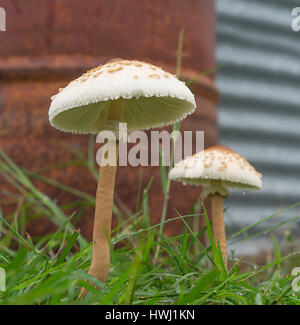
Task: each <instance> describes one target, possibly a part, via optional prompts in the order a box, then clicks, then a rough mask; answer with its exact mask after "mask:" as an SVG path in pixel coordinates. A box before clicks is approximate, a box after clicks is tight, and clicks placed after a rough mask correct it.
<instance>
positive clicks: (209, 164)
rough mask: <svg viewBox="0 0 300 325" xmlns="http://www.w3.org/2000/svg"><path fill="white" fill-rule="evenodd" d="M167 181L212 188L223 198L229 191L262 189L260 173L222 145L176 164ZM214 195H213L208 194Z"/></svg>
mask: <svg viewBox="0 0 300 325" xmlns="http://www.w3.org/2000/svg"><path fill="white" fill-rule="evenodd" d="M169 178H170V179H172V180H176V181H180V182H183V183H186V184H192V185H201V186H204V187H210V188H211V189H212V190H213V188H214V191H215V192H222V188H223V193H220V194H221V195H224V196H226V192H227V189H228V188H238V189H241V190H253V189H257V190H258V189H261V187H262V181H261V174H260V173H258V172H257V171H256V170H255V169H254V167H253V166H251V165H250V164H249V163H248V161H247V160H246V159H245V158H244V157H242V156H240V155H239V154H237V153H236V152H234V151H232V150H230V149H229V148H227V147H225V146H221V145H216V146H214V147H211V148H209V149H206V150H203V151H200V152H198V153H196V154H195V155H193V156H190V157H187V158H186V159H184V160H182V161H180V162H179V163H178V164H176V165H175V167H174V168H172V170H171V171H170V173H169ZM207 194H213V193H207Z"/></svg>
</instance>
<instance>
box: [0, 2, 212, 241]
mask: <svg viewBox="0 0 300 325" xmlns="http://www.w3.org/2000/svg"><path fill="white" fill-rule="evenodd" d="M1 5H2V7H3V8H4V9H5V11H6V16H7V31H6V32H1V33H0V146H1V149H3V150H4V151H5V152H6V153H7V154H8V155H9V156H10V157H11V158H12V159H13V160H14V161H15V162H16V163H17V164H18V165H20V166H22V167H24V168H26V169H29V170H31V171H39V172H42V173H43V175H45V176H47V177H50V178H54V179H56V180H57V181H59V182H62V183H64V184H66V185H68V186H70V187H72V188H75V189H79V190H81V191H84V192H87V193H89V194H91V195H95V191H96V182H95V179H94V178H93V177H92V175H91V174H89V173H88V172H87V171H86V168H85V167H83V166H81V165H80V163H78V164H74V163H73V164H70V163H68V162H71V161H73V162H74V161H79V160H80V159H81V158H80V156H78V154H77V153H78V152H80V151H82V152H84V153H87V149H88V137H87V136H83V135H72V134H64V133H62V132H59V131H57V130H55V129H53V128H52V127H51V126H50V125H49V122H48V108H49V105H50V97H51V96H52V95H53V94H55V93H56V92H57V90H58V88H60V87H63V86H65V85H66V84H67V83H68V82H69V81H70V80H72V79H74V78H76V77H77V76H79V75H80V74H81V73H83V72H84V71H86V70H87V69H89V68H91V67H94V66H96V65H99V64H102V63H103V62H105V61H107V60H109V59H112V58H116V57H118V58H128V59H138V60H144V61H146V62H147V61H148V62H151V63H153V64H156V65H159V66H161V67H162V68H164V69H166V70H167V71H170V72H172V73H175V71H176V56H177V46H178V37H179V33H180V31H181V30H182V29H183V30H184V39H183V51H182V69H181V75H182V76H183V77H184V78H186V79H193V78H195V77H196V76H198V75H199V74H200V73H204V72H207V71H209V70H211V69H213V68H214V67H215V55H214V51H215V12H214V1H212V0H189V1H183V0H164V1H161V0H151V1H148V0H130V1H122V0H110V1H98V0H89V1H88V4H87V3H86V2H84V1H81V0H72V1H71V0H64V1H58V0H48V1H47V2H46V1H44V2H42V1H38V0H28V1H22V0H9V1H8V0H4V1H2V2H1ZM191 89H192V91H193V92H194V94H195V95H196V100H197V104H198V108H197V110H196V112H195V113H194V114H193V115H191V116H190V117H188V118H187V119H186V120H185V121H184V122H183V123H182V130H192V131H196V130H203V131H205V146H206V147H208V146H210V145H213V144H215V143H216V142H217V127H216V102H217V100H218V93H217V90H216V87H215V84H214V74H206V75H204V76H203V77H202V78H200V79H198V80H197V81H196V82H194V83H193V84H192V85H191ZM60 164H62V165H64V164H65V165H64V166H63V167H61V168H57V167H56V166H58V165H60ZM141 175H142V186H143V187H145V186H146V185H147V183H148V181H149V179H150V178H151V177H154V181H153V184H152V187H151V190H150V194H149V207H150V214H151V216H152V222H153V223H155V222H158V221H159V219H160V215H161V210H162V205H163V195H162V189H161V179H160V170H159V168H158V167H141V168H139V167H136V168H134V167H120V168H119V170H118V173H117V182H116V195H117V198H118V199H119V200H120V201H122V202H124V203H125V204H126V205H127V207H128V208H129V209H130V210H131V211H135V208H136V200H137V193H138V188H139V180H140V176H141ZM0 182H1V184H0V185H1V188H8V187H9V185H8V183H7V181H6V180H5V179H4V178H3V177H1V176H0ZM36 185H37V186H38V187H39V189H40V190H42V191H44V192H45V193H47V194H48V195H49V196H50V197H51V198H52V199H55V200H57V202H58V204H66V203H68V202H72V201H74V199H75V198H74V197H73V196H72V195H70V194H67V193H66V192H64V191H62V190H60V189H58V188H56V187H53V186H50V185H46V184H44V183H42V182H40V183H36ZM199 192H200V189H199V188H194V187H190V186H186V187H183V186H182V185H181V184H179V183H173V184H172V187H171V196H170V200H169V207H168V218H171V217H175V216H176V212H175V207H176V209H178V210H179V211H180V212H181V213H182V214H186V213H189V212H190V210H191V207H192V205H193V204H194V203H195V202H196V201H197V200H198V197H199ZM0 204H1V205H2V207H3V208H4V211H11V209H12V206H13V202H8V200H7V198H5V197H4V196H3V193H1V194H0ZM16 204H17V202H16ZM75 209H76V208H75ZM80 215H82V218H81V220H80V222H79V224H80V226H81V229H82V231H83V234H84V235H86V236H87V237H88V238H90V237H91V233H92V216H93V209H92V208H86V209H85V210H84V211H81V214H80ZM182 227H183V225H182V223H181V222H176V223H170V224H168V226H167V227H166V230H167V232H168V233H175V232H179V231H181V229H182ZM53 229H54V228H53V225H52V224H51V223H50V222H47V221H46V220H45V221H42V220H40V219H38V220H36V221H32V222H31V223H30V225H29V231H30V232H31V234H32V235H38V234H42V233H45V232H47V231H52V230H53Z"/></svg>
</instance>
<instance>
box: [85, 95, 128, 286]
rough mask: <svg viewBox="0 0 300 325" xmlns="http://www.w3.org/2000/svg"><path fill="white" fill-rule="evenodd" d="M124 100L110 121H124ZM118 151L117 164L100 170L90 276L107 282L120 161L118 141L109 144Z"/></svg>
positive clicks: (112, 111)
mask: <svg viewBox="0 0 300 325" xmlns="http://www.w3.org/2000/svg"><path fill="white" fill-rule="evenodd" d="M123 111H124V100H122V99H119V100H116V101H113V102H112V104H111V105H110V111H109V113H108V119H109V120H114V121H119V122H122V121H123ZM108 145H112V146H114V148H115V150H116V164H115V165H106V166H103V167H100V168H99V181H98V187H97V195H96V209H95V218H94V231H93V257H92V263H91V267H90V269H89V272H88V273H89V274H90V275H92V276H94V277H96V278H98V279H99V280H101V281H102V282H105V281H106V279H107V276H108V272H109V267H110V234H111V219H112V208H113V199H114V188H115V177H116V171H117V161H118V151H119V150H118V147H119V146H118V140H117V141H116V142H113V141H112V142H108Z"/></svg>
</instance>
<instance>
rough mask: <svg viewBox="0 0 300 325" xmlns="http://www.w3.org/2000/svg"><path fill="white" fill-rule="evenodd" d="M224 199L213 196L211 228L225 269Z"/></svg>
mask: <svg viewBox="0 0 300 325" xmlns="http://www.w3.org/2000/svg"><path fill="white" fill-rule="evenodd" d="M223 202H224V198H223V196H220V195H214V196H213V197H212V199H211V203H212V228H213V235H214V239H215V242H216V245H217V244H218V243H219V245H220V249H221V252H222V255H223V260H224V263H225V266H226V267H227V249H226V232H225V224H224V212H223V211H224V208H223Z"/></svg>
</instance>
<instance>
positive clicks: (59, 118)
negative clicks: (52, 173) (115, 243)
mask: <svg viewBox="0 0 300 325" xmlns="http://www.w3.org/2000/svg"><path fill="white" fill-rule="evenodd" d="M195 108H196V103H195V98H194V96H193V94H192V93H191V91H190V90H189V88H188V87H187V86H186V85H185V84H184V83H183V82H182V81H180V80H178V79H177V78H176V77H175V76H174V75H172V74H170V73H168V72H166V71H164V70H163V69H161V68H159V67H157V66H155V65H152V64H148V63H145V62H140V61H137V60H134V61H129V60H122V59H115V60H111V61H109V62H107V63H106V64H104V65H102V66H99V67H97V68H94V69H92V70H90V71H88V72H87V73H85V74H83V75H82V76H81V77H80V78H78V79H76V80H74V81H72V82H71V83H70V84H69V85H68V86H67V87H66V88H64V89H60V92H59V93H58V94H57V95H55V96H53V97H52V103H51V106H50V109H49V120H50V123H51V125H52V126H54V127H55V128H57V129H59V130H61V131H66V132H73V133H81V134H82V133H83V134H89V133H94V134H95V133H98V132H100V131H103V130H111V131H114V132H115V131H118V127H119V123H120V122H122V123H127V129H128V130H129V131H132V130H143V129H149V128H153V127H160V126H164V125H169V124H173V123H175V122H177V121H179V120H182V119H184V118H185V117H186V116H187V115H188V114H191V113H192V112H193V111H194V110H195ZM117 142H118V141H117ZM114 148H115V149H114V150H116V156H117V152H118V145H117V146H115V147H114ZM116 168H117V167H116V165H107V166H105V167H100V168H99V181H98V188H97V195H96V209H95V218H94V232H93V257H92V264H91V267H90V269H89V274H90V275H92V276H94V277H96V278H98V279H100V280H101V281H103V282H105V281H106V278H107V275H108V272H109V265H110V249H109V239H110V232H111V217H112V207H113V196H114V186H115V175H116Z"/></svg>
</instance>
